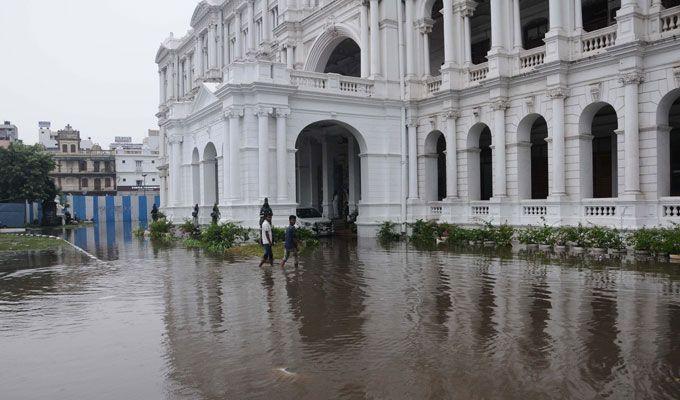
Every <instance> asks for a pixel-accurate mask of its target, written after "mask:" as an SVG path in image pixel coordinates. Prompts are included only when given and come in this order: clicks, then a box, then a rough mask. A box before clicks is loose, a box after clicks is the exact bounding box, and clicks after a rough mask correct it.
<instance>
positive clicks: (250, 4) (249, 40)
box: [246, 0, 255, 54]
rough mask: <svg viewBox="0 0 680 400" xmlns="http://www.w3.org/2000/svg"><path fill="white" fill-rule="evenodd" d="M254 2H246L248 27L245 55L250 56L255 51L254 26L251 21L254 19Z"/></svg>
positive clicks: (253, 0)
mask: <svg viewBox="0 0 680 400" xmlns="http://www.w3.org/2000/svg"><path fill="white" fill-rule="evenodd" d="M254 8H255V0H248V20H247V21H246V24H247V25H248V36H247V47H246V54H251V53H252V52H253V51H255V24H254V22H255V21H253V20H254V18H255V11H254Z"/></svg>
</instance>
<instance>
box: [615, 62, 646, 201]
mask: <svg viewBox="0 0 680 400" xmlns="http://www.w3.org/2000/svg"><path fill="white" fill-rule="evenodd" d="M619 79H620V81H621V83H622V84H623V85H624V90H625V92H624V96H625V97H624V103H625V113H624V116H625V122H624V128H623V129H624V155H625V160H626V164H625V174H624V175H625V179H624V191H625V193H626V194H628V195H638V194H640V131H639V124H638V119H639V118H638V113H639V110H638V90H639V88H638V86H639V85H640V83H641V82H642V74H640V73H638V72H630V73H625V74H623V75H622V76H621V77H620V78H619ZM614 171H616V169H614Z"/></svg>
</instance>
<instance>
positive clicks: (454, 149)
mask: <svg viewBox="0 0 680 400" xmlns="http://www.w3.org/2000/svg"><path fill="white" fill-rule="evenodd" d="M444 117H445V118H446V198H447V199H455V198H457V197H458V146H457V143H456V119H458V117H459V113H458V111H456V110H450V111H448V112H447V113H446V114H444Z"/></svg>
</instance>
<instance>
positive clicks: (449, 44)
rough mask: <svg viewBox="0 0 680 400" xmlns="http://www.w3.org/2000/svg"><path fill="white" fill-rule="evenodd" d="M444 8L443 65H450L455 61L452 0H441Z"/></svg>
mask: <svg viewBox="0 0 680 400" xmlns="http://www.w3.org/2000/svg"><path fill="white" fill-rule="evenodd" d="M442 4H443V6H444V9H443V10H442V14H443V15H444V67H445V68H446V67H451V66H452V65H453V64H455V63H456V56H455V50H454V49H455V47H454V38H453V27H454V23H453V0H444V1H443V3H442Z"/></svg>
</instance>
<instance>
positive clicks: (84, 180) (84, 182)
mask: <svg viewBox="0 0 680 400" xmlns="http://www.w3.org/2000/svg"><path fill="white" fill-rule="evenodd" d="M88 184H89V182H88V181H87V178H83V182H82V183H81V186H82V187H84V188H86V187H87V185H88Z"/></svg>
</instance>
